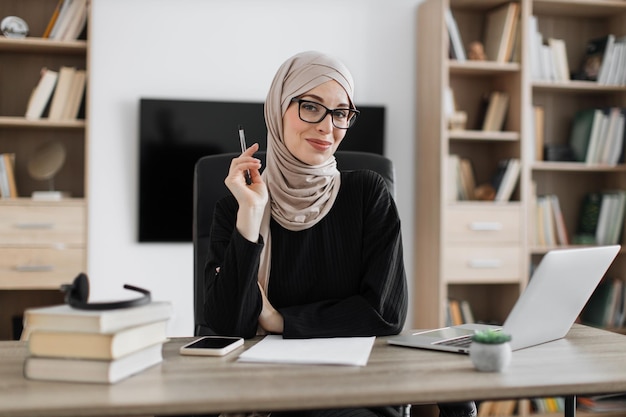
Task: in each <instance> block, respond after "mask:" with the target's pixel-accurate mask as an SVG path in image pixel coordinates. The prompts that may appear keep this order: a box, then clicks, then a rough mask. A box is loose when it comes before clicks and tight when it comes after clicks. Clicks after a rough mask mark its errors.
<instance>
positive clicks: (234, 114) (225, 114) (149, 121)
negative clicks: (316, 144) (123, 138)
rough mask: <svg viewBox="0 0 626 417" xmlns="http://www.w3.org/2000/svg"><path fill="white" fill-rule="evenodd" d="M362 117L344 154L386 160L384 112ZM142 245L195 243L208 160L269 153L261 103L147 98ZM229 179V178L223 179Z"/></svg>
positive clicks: (142, 130)
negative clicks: (244, 145)
mask: <svg viewBox="0 0 626 417" xmlns="http://www.w3.org/2000/svg"><path fill="white" fill-rule="evenodd" d="M357 106H358V108H359V110H360V111H361V115H360V116H359V118H358V120H357V122H356V123H355V124H354V126H353V127H352V128H350V129H349V130H348V133H347V134H346V137H345V138H344V140H343V142H342V144H341V146H340V149H341V150H352V151H362V152H371V153H377V154H381V155H382V154H383V151H384V132H385V108H384V107H383V106H359V105H358V104H357ZM139 118H140V121H139V213H138V214H139V219H138V220H139V221H138V223H139V236H138V240H139V242H191V240H192V224H193V173H194V166H195V164H196V161H198V159H200V158H201V157H203V156H205V155H213V154H219V153H226V152H241V149H240V147H239V135H238V130H237V127H238V126H239V125H242V126H243V127H244V129H245V131H246V139H247V142H248V145H250V144H252V143H254V142H259V144H260V146H261V149H262V150H264V149H265V148H266V142H267V139H266V136H267V129H266V127H265V119H264V116H263V103H262V102H226V101H199V100H171V99H167V100H166V99H153V98H143V99H140V102H139ZM224 176H226V173H224Z"/></svg>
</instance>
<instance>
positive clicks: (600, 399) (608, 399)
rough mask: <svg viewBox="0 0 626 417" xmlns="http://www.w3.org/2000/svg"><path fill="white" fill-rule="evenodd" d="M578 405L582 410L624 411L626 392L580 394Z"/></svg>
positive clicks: (625, 409) (598, 411)
mask: <svg viewBox="0 0 626 417" xmlns="http://www.w3.org/2000/svg"><path fill="white" fill-rule="evenodd" d="M576 401H577V404H578V407H579V408H580V409H581V410H585V411H592V412H595V413H600V412H620V411H621V412H622V414H623V412H624V411H626V393H624V392H620V393H614V394H600V395H591V396H586V395H579V396H577V397H576Z"/></svg>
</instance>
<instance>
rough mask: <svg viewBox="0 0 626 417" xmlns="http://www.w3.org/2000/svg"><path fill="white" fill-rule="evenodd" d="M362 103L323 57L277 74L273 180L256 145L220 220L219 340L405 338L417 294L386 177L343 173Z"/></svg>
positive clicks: (236, 162)
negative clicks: (341, 154)
mask: <svg viewBox="0 0 626 417" xmlns="http://www.w3.org/2000/svg"><path fill="white" fill-rule="evenodd" d="M353 91H354V86H353V80H352V76H351V75H350V72H349V71H348V70H347V69H346V68H345V66H344V65H343V64H341V63H340V62H339V61H337V60H335V59H334V58H332V57H329V56H327V55H324V54H321V53H318V52H304V53H300V54H297V55H295V56H293V57H292V58H290V59H288V60H287V61H286V62H285V63H284V64H283V65H282V66H281V67H280V68H279V70H278V72H277V73H276V75H275V77H274V80H273V82H272V85H271V87H270V90H269V93H268V95H267V100H266V103H265V120H266V124H267V128H268V136H267V155H266V168H265V170H264V172H263V174H262V175H261V173H260V169H261V163H260V161H259V160H258V159H256V158H254V153H255V152H256V151H257V150H258V149H259V145H258V144H254V145H252V146H250V148H248V149H247V150H246V151H245V152H243V153H242V155H241V156H239V157H237V158H235V159H233V161H232V163H231V166H230V170H229V173H228V176H227V177H226V180H225V183H226V185H227V187H228V188H229V190H230V191H231V192H232V194H233V195H232V196H229V197H226V198H224V199H222V200H221V201H219V202H218V204H217V206H216V209H215V214H214V219H213V226H212V232H211V242H210V248H209V257H208V262H207V264H206V268H205V276H206V283H207V284H206V285H207V288H206V293H205V314H206V317H207V323H208V324H209V326H210V327H211V328H212V329H213V330H214V331H216V332H217V333H219V334H223V335H237V336H242V337H245V338H250V337H253V336H255V335H256V334H259V333H274V334H282V335H283V337H285V338H310V337H331V336H384V335H390V334H396V333H398V332H399V331H400V330H401V329H402V326H403V324H404V322H405V318H406V311H407V287H406V278H405V270H404V264H403V257H402V237H401V231H400V219H399V217H398V212H397V209H396V206H395V203H394V201H393V198H392V196H391V195H390V193H389V191H388V189H387V187H386V185H385V183H384V180H383V179H382V178H381V177H380V176H379V175H378V174H375V173H373V172H371V171H366V170H363V171H353V172H342V173H340V172H339V171H338V169H337V164H336V161H335V157H334V153H335V151H336V150H337V148H338V147H339V145H340V143H341V141H342V140H343V138H344V136H345V134H346V131H347V129H348V128H349V127H350V126H351V125H352V124H353V123H354V121H355V120H356V117H357V116H358V110H356V108H355V106H354V101H353ZM355 140H358V138H355ZM247 175H249V177H250V179H251V184H249V185H248V184H247V182H246V176H247ZM397 412H398V411H397V409H394V408H392V407H389V408H380V409H372V410H366V409H357V410H340V411H339V410H326V411H316V412H315V413H316V415H339V414H341V415H348V414H349V415H364V416H366V415H370V416H376V415H394V414H395V415H397ZM346 413H348V414H346ZM309 414H310V413H309Z"/></svg>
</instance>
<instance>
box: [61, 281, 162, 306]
mask: <svg viewBox="0 0 626 417" xmlns="http://www.w3.org/2000/svg"><path fill="white" fill-rule="evenodd" d="M124 288H126V289H128V290H131V291H137V292H140V293H141V294H142V296H141V297H139V298H134V299H131V300H124V301H113V302H103V303H89V302H87V300H88V299H89V279H88V278H87V275H85V274H84V273H82V272H81V273H80V274H78V276H77V277H76V278H74V282H72V283H71V284H64V285H61V291H63V292H64V293H65V302H66V303H67V304H69V305H70V306H71V307H73V308H76V309H79V310H115V309H118V308H128V307H137V306H141V305H144V304H148V303H149V302H150V300H151V297H150V291H148V290H144V289H143V288H139V287H135V286H133V285H128V284H124Z"/></svg>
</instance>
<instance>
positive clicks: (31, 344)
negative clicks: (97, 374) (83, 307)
mask: <svg viewBox="0 0 626 417" xmlns="http://www.w3.org/2000/svg"><path fill="white" fill-rule="evenodd" d="M166 328H167V321H165V320H164V321H157V322H154V323H148V324H143V325H140V326H135V327H129V328H127V329H123V330H120V331H118V332H115V333H85V332H68V331H53V330H35V331H33V332H32V333H31V334H30V338H29V341H28V349H29V352H30V354H31V355H34V356H48V357H57V358H82V359H106V360H110V359H118V358H120V357H122V356H125V355H128V354H130V353H133V352H136V351H138V350H141V349H144V348H146V347H148V346H151V345H154V344H157V343H162V342H164V341H165V340H166V339H167V337H166Z"/></svg>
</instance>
